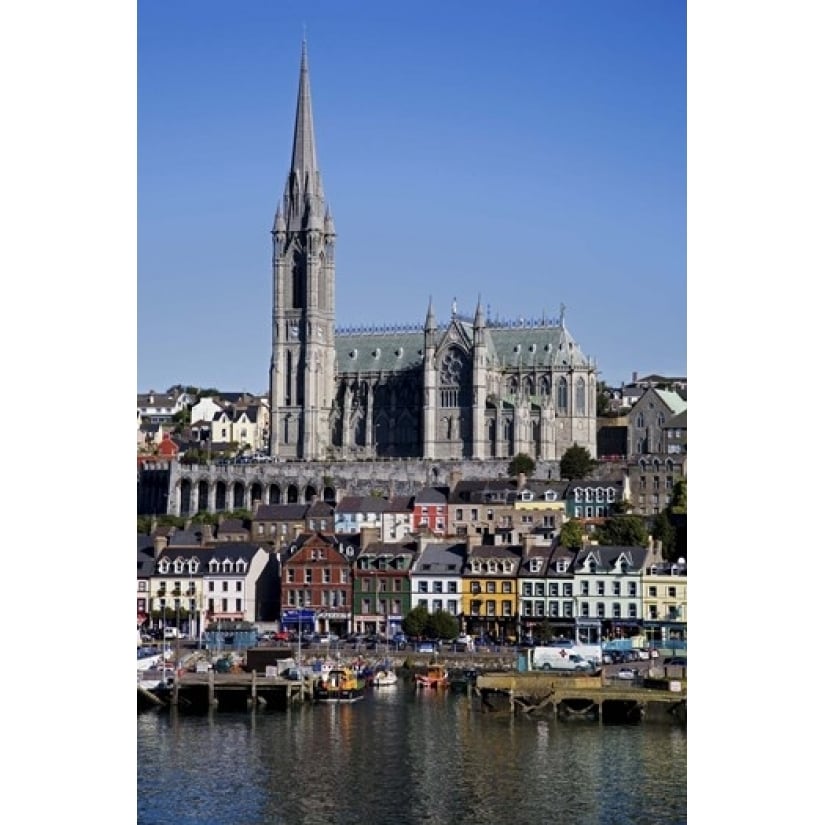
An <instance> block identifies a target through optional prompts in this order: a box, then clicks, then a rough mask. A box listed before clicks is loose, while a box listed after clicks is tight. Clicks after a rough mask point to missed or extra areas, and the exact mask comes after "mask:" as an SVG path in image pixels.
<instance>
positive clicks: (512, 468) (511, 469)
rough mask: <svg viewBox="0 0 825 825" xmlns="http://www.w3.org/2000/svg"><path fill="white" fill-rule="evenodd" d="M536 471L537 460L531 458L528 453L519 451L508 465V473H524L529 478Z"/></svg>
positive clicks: (513, 474) (514, 474) (512, 474)
mask: <svg viewBox="0 0 825 825" xmlns="http://www.w3.org/2000/svg"><path fill="white" fill-rule="evenodd" d="M535 471H536V462H535V461H533V459H532V458H530V456H529V455H527V453H519V454H518V455H515V456H513V458H512V460H511V461H510V463H509V464H508V465H507V473H508V475H510V476H511V477H512V476H517V475H518V474H519V473H524V475H526V476H527V477H528V478H529V477H530V476H531V475H533V473H534V472H535Z"/></svg>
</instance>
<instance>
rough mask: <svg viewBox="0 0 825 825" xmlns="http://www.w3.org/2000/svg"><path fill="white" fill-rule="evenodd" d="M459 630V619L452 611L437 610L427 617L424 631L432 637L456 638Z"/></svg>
mask: <svg viewBox="0 0 825 825" xmlns="http://www.w3.org/2000/svg"><path fill="white" fill-rule="evenodd" d="M458 630H459V627H458V619H456V617H455V616H453V614H452V613H449V612H448V611H446V610H436V611H435V613H433V614H431V615H429V616H428V617H427V623H426V626H425V628H424V633H425V635H427V636H429V637H430V638H431V639H455V637H456V636H458Z"/></svg>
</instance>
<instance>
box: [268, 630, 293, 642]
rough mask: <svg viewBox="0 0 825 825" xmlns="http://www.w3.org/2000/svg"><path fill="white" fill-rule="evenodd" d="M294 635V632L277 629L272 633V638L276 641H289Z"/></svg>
mask: <svg viewBox="0 0 825 825" xmlns="http://www.w3.org/2000/svg"><path fill="white" fill-rule="evenodd" d="M294 636H295V634H294V633H291V632H290V631H289V630H279V631H278V632H277V633H273V634H272V639H273V640H274V641H276V642H291V641H292V640H293V638H294Z"/></svg>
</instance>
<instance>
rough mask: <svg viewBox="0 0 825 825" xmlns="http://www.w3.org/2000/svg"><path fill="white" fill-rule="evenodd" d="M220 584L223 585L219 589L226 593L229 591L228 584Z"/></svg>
mask: <svg viewBox="0 0 825 825" xmlns="http://www.w3.org/2000/svg"><path fill="white" fill-rule="evenodd" d="M221 584H222V585H223V586H222V588H221V589H222V590H223V592H224V593H226V592H227V591H228V590H229V582H221Z"/></svg>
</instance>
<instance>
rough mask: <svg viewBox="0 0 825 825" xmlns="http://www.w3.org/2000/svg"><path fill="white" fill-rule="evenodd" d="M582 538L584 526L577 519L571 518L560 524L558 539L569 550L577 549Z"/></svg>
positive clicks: (580, 544)
mask: <svg viewBox="0 0 825 825" xmlns="http://www.w3.org/2000/svg"><path fill="white" fill-rule="evenodd" d="M583 539H584V527H583V526H582V523H581V521H579V519H576V518H573V519H570V521H566V522H565V523H564V524H562V526H561V533H560V534H559V540H560V541H561V543H562V545H563V546H564V547H567V548H569V549H570V550H578V549H579V548H580V547H581V546H582V544H583Z"/></svg>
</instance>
